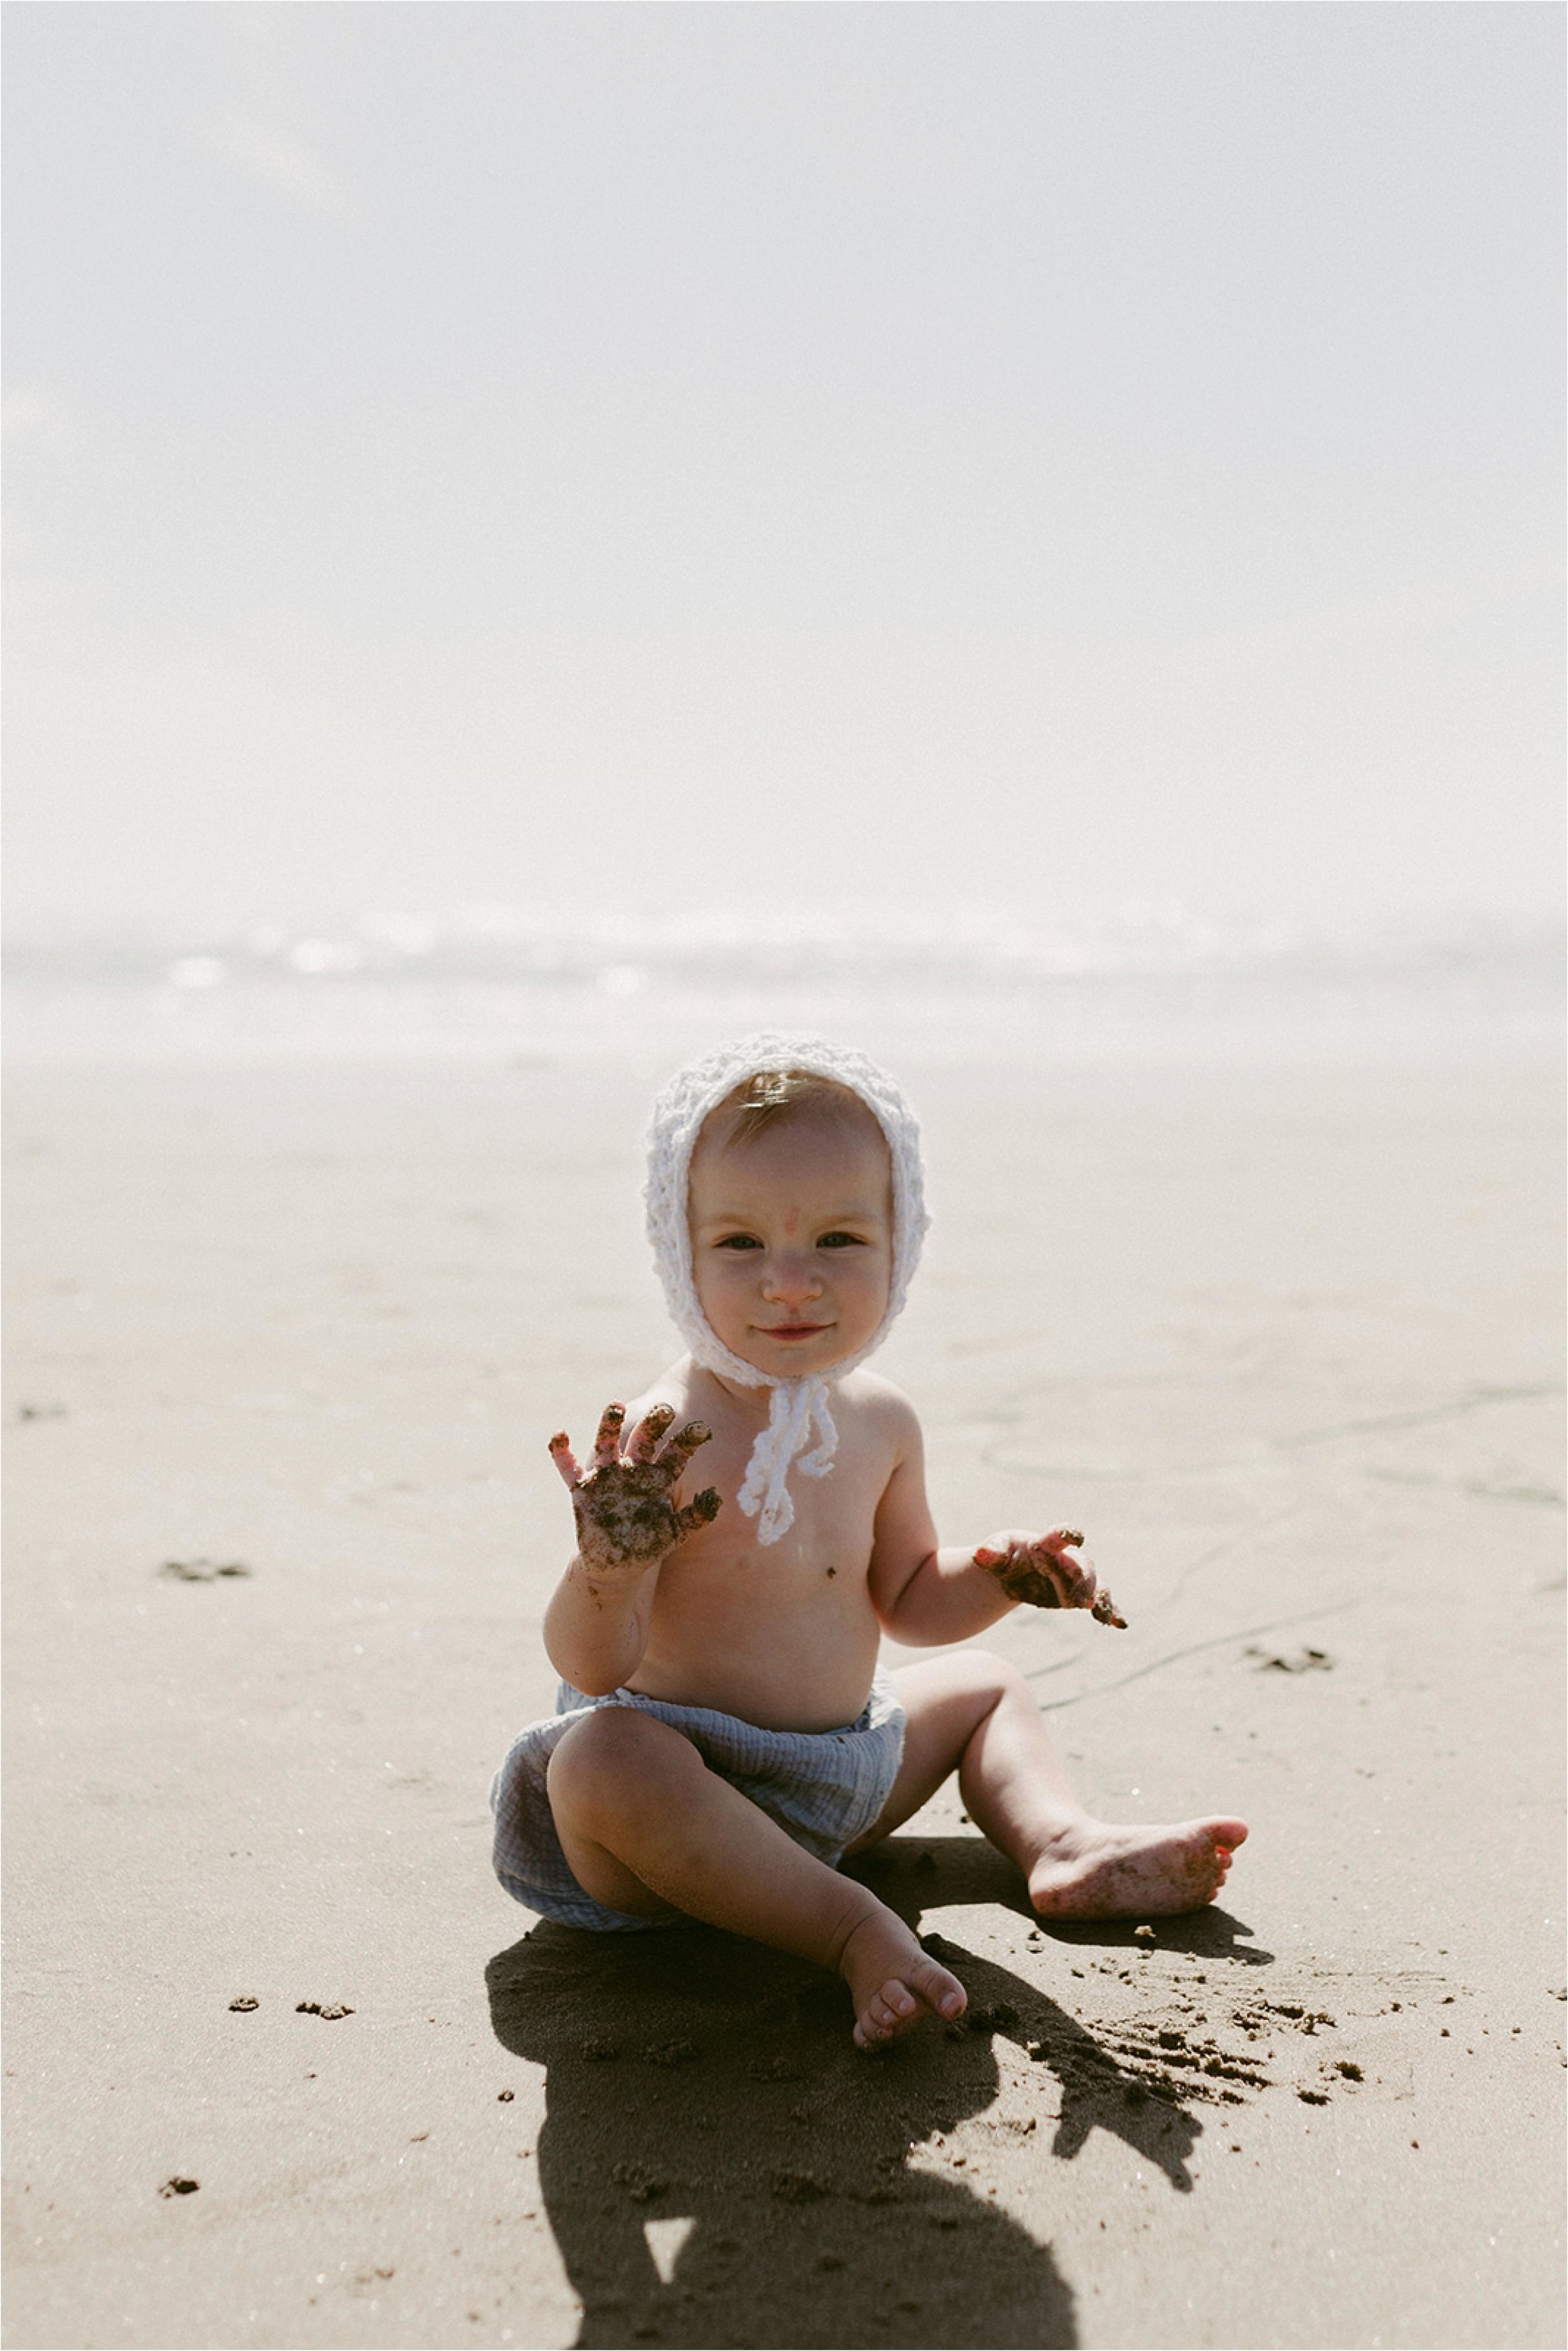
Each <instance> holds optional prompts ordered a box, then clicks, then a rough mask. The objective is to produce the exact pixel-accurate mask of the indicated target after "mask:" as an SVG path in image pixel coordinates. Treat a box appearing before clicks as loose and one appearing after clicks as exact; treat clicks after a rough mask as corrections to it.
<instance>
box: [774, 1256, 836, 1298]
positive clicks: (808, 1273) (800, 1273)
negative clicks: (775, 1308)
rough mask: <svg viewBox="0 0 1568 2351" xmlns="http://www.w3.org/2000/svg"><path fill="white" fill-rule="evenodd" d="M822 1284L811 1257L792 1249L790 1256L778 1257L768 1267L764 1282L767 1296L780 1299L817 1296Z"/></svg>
mask: <svg viewBox="0 0 1568 2351" xmlns="http://www.w3.org/2000/svg"><path fill="white" fill-rule="evenodd" d="M821 1287H822V1284H821V1277H820V1276H819V1274H818V1272H817V1269H816V1267H815V1266H814V1265H813V1264H812V1263H811V1260H810V1258H808V1257H805V1256H800V1255H797V1254H796V1253H795V1252H794V1251H791V1252H790V1254H789V1256H788V1257H776V1258H775V1259H774V1260H773V1262H772V1264H771V1265H770V1266H769V1267H768V1273H767V1278H766V1280H764V1283H763V1292H764V1295H765V1296H766V1297H768V1298H777V1299H779V1300H780V1301H785V1300H789V1299H796V1298H815V1297H816V1296H817V1295H818V1293H819V1292H820V1290H821Z"/></svg>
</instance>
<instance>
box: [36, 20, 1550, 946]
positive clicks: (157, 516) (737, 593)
mask: <svg viewBox="0 0 1568 2351" xmlns="http://www.w3.org/2000/svg"><path fill="white" fill-rule="evenodd" d="M7 14H8V18H9V26H8V53H7V68H8V70H7V86H6V96H5V108H6V119H7V139H6V146H7V162H6V178H7V185H8V201H7V207H6V245H7V268H8V283H9V306H8V325H9V337H8V350H7V363H8V388H7V394H6V421H7V439H8V449H9V456H8V466H9V476H10V480H9V505H10V517H11V518H10V525H9V534H8V536H9V543H10V562H11V574H12V589H11V599H12V601H11V619H10V622H9V652H8V669H9V686H8V697H9V708H10V727H9V738H8V750H9V770H10V782H9V787H8V792H9V808H10V814H9V841H10V855H9V884H8V889H9V901H8V903H9V921H10V926H11V932H12V935H13V936H14V937H16V938H18V939H22V940H26V939H41V940H47V939H49V938H51V937H61V936H66V935H81V934H84V933H92V932H115V931H121V932H123V931H131V930H136V929H139V928H141V929H152V930H159V931H169V930H183V931H185V932H190V933H191V934H192V935H196V934H198V933H200V934H203V935H205V933H208V932H210V933H212V934H214V935H217V934H221V933H224V932H225V931H237V930H243V929H244V927H245V926H246V925H294V926H296V927H298V926H301V925H306V926H308V925H319V926H326V927H330V926H332V925H340V926H341V925H348V924H351V923H352V922H355V921H357V920H359V919H360V918H361V916H363V915H364V914H366V913H367V912H371V913H373V912H374V911H375V910H378V909H379V910H382V911H385V910H392V911H393V912H395V911H397V910H403V911H404V912H407V911H409V910H413V912H414V913H415V914H427V915H430V916H433V917H434V918H435V919H437V920H438V921H444V922H448V923H450V922H453V921H457V920H461V919H466V916H465V910H468V913H469V914H471V913H472V910H474V909H476V908H479V909H483V908H498V909H501V910H503V911H506V910H509V911H510V914H511V915H512V916H513V917H514V918H515V919H516V920H517V921H520V922H524V923H527V922H541V921H544V920H546V919H547V918H548V920H549V921H550V922H554V923H556V924H558V925H570V923H571V922H572V921H574V920H576V921H580V922H581V923H583V924H584V925H600V926H604V925H610V926H613V925H615V924H616V923H617V922H623V923H625V924H626V925H628V926H629V928H632V929H636V928H637V927H638V926H641V928H642V929H643V931H646V930H647V929H648V928H649V927H650V925H675V926H676V927H677V928H678V927H679V925H680V924H681V923H682V922H683V920H685V921H687V922H689V923H690V924H691V925H694V926H695V928H697V929H699V930H700V929H702V928H703V927H704V926H705V925H706V926H707V927H708V928H709V929H711V928H712V927H713V925H714V924H715V923H717V924H719V925H720V926H721V927H722V925H723V924H724V923H726V922H728V923H729V924H731V925H739V926H740V928H741V929H742V930H743V931H744V930H747V929H748V928H754V929H756V930H757V931H758V932H759V933H761V934H765V935H768V936H772V935H776V934H778V935H788V934H789V929H790V925H791V924H794V925H797V926H798V927H799V929H800V932H801V934H802V935H814V934H815V933H817V932H820V931H821V929H822V928H823V927H824V925H826V926H828V927H831V926H832V925H835V924H836V925H841V926H845V927H847V928H849V929H850V930H853V928H854V926H855V925H860V926H862V928H863V930H864V932H865V934H866V935H867V936H870V937H883V936H885V937H888V938H896V936H897V935H898V933H899V930H900V925H901V923H903V922H904V920H905V919H907V922H908V925H909V927H910V929H911V931H912V933H915V934H929V932H930V929H931V926H932V925H934V924H937V923H939V922H940V921H941V920H942V919H943V918H944V916H945V915H946V914H951V915H952V916H953V918H954V920H955V921H956V922H960V923H962V924H967V925H977V926H980V928H981V929H982V930H983V926H984V925H985V924H986V922H987V921H988V919H994V920H995V921H996V922H997V923H998V925H1001V924H1006V923H1008V922H1023V921H1026V920H1027V921H1028V922H1030V923H1033V924H1038V925H1047V926H1049V925H1052V924H1059V925H1071V924H1075V923H1076V924H1079V925H1089V926H1092V925H1096V924H1099V925H1105V924H1113V923H1115V922H1116V921H1118V920H1121V919H1123V918H1124V910H1125V909H1126V908H1127V907H1128V906H1129V904H1132V905H1134V906H1137V905H1140V904H1143V905H1149V906H1154V907H1156V908H1157V907H1166V908H1170V909H1174V910H1175V912H1174V914H1172V916H1171V919H1172V920H1177V919H1179V920H1182V921H1190V922H1193V923H1204V922H1210V923H1215V924H1219V925H1246V924H1260V925H1268V924H1270V923H1282V924H1286V925H1290V924H1292V923H1293V924H1297V925H1302V924H1307V925H1316V926H1317V928H1318V929H1319V930H1322V929H1324V928H1325V927H1326V928H1332V927H1333V925H1334V924H1335V923H1339V924H1346V925H1352V926H1353V927H1354V926H1359V927H1360V928H1362V929H1363V930H1369V931H1370V930H1375V928H1376V927H1377V926H1378V925H1383V924H1388V925H1396V926H1397V925H1401V924H1405V925H1409V924H1416V925H1419V924H1421V923H1443V924H1447V925H1449V926H1450V927H1451V928H1454V929H1455V930H1456V931H1458V932H1461V933H1462V931H1463V928H1464V925H1465V924H1466V922H1467V921H1470V922H1473V923H1475V924H1476V925H1478V926H1479V927H1481V928H1482V929H1484V927H1485V926H1486V925H1490V924H1496V925H1500V926H1502V927H1504V928H1508V927H1510V926H1518V925H1531V924H1534V923H1538V922H1540V921H1542V920H1543V919H1545V918H1546V917H1548V916H1550V915H1551V914H1552V913H1553V912H1554V911H1555V910H1556V909H1557V907H1558V906H1559V904H1560V884H1559V874H1560V871H1561V854H1560V841H1561V833H1562V824H1561V778H1562V715H1561V713H1562V689H1561V677H1562V656H1561V637H1562V586H1561V581H1562V561H1561V534H1560V528H1559V517H1560V514H1561V507H1562V493H1561V474H1562V468H1561V439H1562V425H1561V352H1562V332H1561V320H1562V243H1563V238H1562V226H1561V218H1560V213H1561V205H1560V191H1561V164H1562V98H1561V91H1562V70H1561V67H1562V49H1563V21H1562V16H1561V12H1560V11H1559V10H1558V9H1557V8H1556V7H1555V6H1549V5H1512V0H1497V5H1490V0H1489V5H1423V0H1416V5H1409V6H1403V7H1368V6H1364V5H1332V0H1331V5H1321V6H1311V7H1274V6H1262V5H1242V6H1210V5H1179V6H1167V5H1141V0H1133V5H1118V6H1102V5H1048V6H1030V7H1014V6H1008V5H989V0H979V4H978V5H934V6H925V7H921V8H917V9H911V8H904V7H900V6H884V5H850V6H816V5H790V6H788V7H747V8H715V7H709V6H704V5H695V6H688V5H669V6H659V7H653V8H650V7H644V6H640V5H632V6H627V5H619V4H618V0H612V5H595V6H534V5H513V6H507V7H492V6H485V5H480V6H470V5H465V0H453V4H451V5H441V6H439V7H436V6H428V5H422V0H414V5H403V6H399V7H396V8H392V7H382V8H364V7H359V6H351V5H347V6H346V5H335V0H318V5H312V6H311V7H308V8H300V7H284V6H280V5H261V6H252V5H190V6H176V5H99V0H85V5H75V6H72V7H68V8H64V7H57V6H50V5H11V6H10V8H9V9H8V11H7Z"/></svg>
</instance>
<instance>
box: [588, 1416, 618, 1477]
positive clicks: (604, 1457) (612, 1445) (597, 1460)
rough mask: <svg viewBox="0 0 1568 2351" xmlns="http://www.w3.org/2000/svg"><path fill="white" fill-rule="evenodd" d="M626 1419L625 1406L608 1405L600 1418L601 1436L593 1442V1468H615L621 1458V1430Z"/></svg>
mask: <svg viewBox="0 0 1568 2351" xmlns="http://www.w3.org/2000/svg"><path fill="white" fill-rule="evenodd" d="M625 1418H626V1407H625V1405H623V1404H607V1405H605V1407H604V1411H603V1413H602V1415H601V1418H600V1423H599V1434H598V1436H597V1437H595V1438H594V1440H593V1466H594V1468H596V1469H611V1468H613V1467H614V1466H615V1464H616V1462H617V1461H619V1460H620V1458H621V1430H622V1424H623V1423H624V1421H625Z"/></svg>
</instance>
